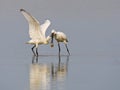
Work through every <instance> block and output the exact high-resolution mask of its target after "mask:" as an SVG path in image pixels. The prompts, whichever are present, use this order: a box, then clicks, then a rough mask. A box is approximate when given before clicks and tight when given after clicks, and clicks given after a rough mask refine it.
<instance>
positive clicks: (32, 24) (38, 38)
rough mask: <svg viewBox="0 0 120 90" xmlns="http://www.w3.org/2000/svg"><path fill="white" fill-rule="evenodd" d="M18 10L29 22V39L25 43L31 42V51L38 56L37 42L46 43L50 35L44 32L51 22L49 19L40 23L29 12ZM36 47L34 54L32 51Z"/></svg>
mask: <svg viewBox="0 0 120 90" xmlns="http://www.w3.org/2000/svg"><path fill="white" fill-rule="evenodd" d="M20 12H21V13H22V14H23V15H24V17H25V18H26V20H27V21H28V24H29V35H30V38H31V40H29V41H28V42H27V44H33V45H34V46H33V47H32V51H33V53H34V55H37V56H38V51H37V49H38V45H39V44H48V43H49V40H50V37H49V36H48V37H46V36H45V32H46V30H47V28H48V27H49V25H50V24H51V22H50V21H49V20H46V21H45V23H44V24H42V25H40V23H39V21H38V20H37V19H36V18H35V17H33V16H32V15H31V14H30V13H28V12H27V11H25V10H24V9H20ZM35 47H36V54H35V52H34V50H33V49H34V48H35Z"/></svg>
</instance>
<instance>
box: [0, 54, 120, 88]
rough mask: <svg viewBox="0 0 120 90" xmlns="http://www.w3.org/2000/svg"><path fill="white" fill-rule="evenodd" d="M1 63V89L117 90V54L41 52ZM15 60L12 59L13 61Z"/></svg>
mask: <svg viewBox="0 0 120 90" xmlns="http://www.w3.org/2000/svg"><path fill="white" fill-rule="evenodd" d="M18 60H19V61H20V62H24V61H26V62H24V63H20V62H12V60H6V61H8V62H5V61H4V62H2V63H1V64H0V89H1V90H74V89H77V90H81V89H82V90H119V89H120V85H119V84H120V57H119V56H115V57H114V56H105V55H104V56H87V55H81V56H75V55H71V56H64V55H62V56H61V57H58V56H57V55H48V56H47V55H41V56H39V57H38V61H37V58H36V57H32V56H31V59H30V60H29V59H24V57H23V58H20V59H19V58H18ZM13 61H15V60H13Z"/></svg>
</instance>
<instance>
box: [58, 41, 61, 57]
mask: <svg viewBox="0 0 120 90" xmlns="http://www.w3.org/2000/svg"><path fill="white" fill-rule="evenodd" d="M58 48H59V56H60V51H61V50H60V43H59V42H58Z"/></svg>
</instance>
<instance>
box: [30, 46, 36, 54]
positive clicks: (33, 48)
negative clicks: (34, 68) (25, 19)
mask: <svg viewBox="0 0 120 90" xmlns="http://www.w3.org/2000/svg"><path fill="white" fill-rule="evenodd" d="M34 48H35V45H34V46H33V47H32V48H31V49H32V52H33V54H34V56H35V52H34Z"/></svg>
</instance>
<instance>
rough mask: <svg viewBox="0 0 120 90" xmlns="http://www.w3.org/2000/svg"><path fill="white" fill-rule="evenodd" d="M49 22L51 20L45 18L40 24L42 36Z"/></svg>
mask: <svg viewBox="0 0 120 90" xmlns="http://www.w3.org/2000/svg"><path fill="white" fill-rule="evenodd" d="M50 24H51V22H50V21H49V20H46V21H45V23H44V24H42V25H41V26H40V27H41V31H42V34H43V36H44V37H45V32H46V30H47V28H48V27H49V26H50Z"/></svg>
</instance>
